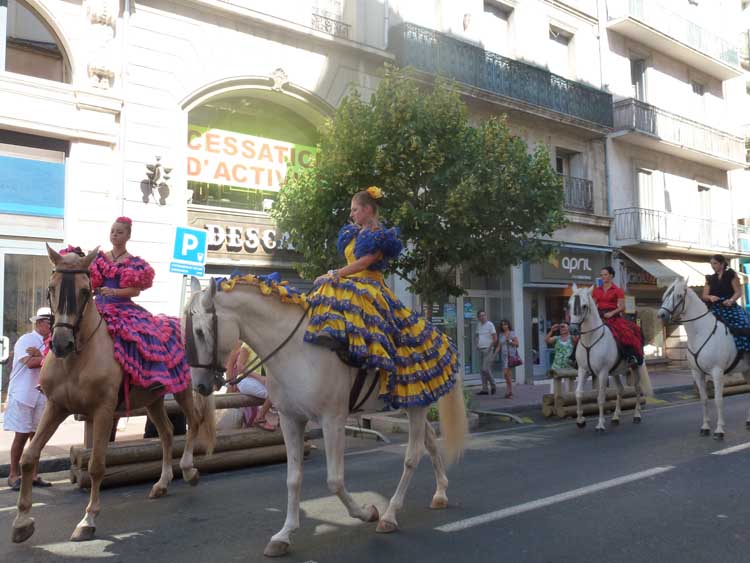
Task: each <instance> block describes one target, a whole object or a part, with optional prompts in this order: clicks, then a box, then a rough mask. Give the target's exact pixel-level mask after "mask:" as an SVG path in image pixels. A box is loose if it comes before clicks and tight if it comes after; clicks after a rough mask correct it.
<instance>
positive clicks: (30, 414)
mask: <svg viewBox="0 0 750 563" xmlns="http://www.w3.org/2000/svg"><path fill="white" fill-rule="evenodd" d="M29 320H30V321H31V322H32V323H34V330H32V331H31V332H27V333H26V334H24V335H23V336H21V337H20V338H19V339H18V341H17V342H16V345H15V347H14V348H13V369H12V371H11V372H10V384H9V385H8V407H7V409H6V410H5V425H4V427H5V430H6V431H9V432H15V433H16V435H15V437H14V438H13V444H12V445H11V447H10V475H9V476H8V486H9V487H11V488H12V489H13V490H14V491H17V490H19V489H20V488H21V468H20V466H19V464H20V461H21V453H22V452H23V448H24V446H25V445H26V442H27V441H28V440H29V439H30V438H32V437H33V436H34V432H36V428H37V426H38V425H39V420H40V419H41V418H42V411H43V410H44V405H45V403H46V402H47V399H46V398H45V396H44V394H43V393H42V392H41V391H40V390H39V389H38V387H39V372H40V366H41V365H42V358H43V357H44V352H45V343H44V340H45V339H46V338H47V336H49V333H50V331H51V326H50V323H51V320H52V312H51V311H50V309H49V307H42V308H40V309H39V310H38V311H37V312H36V315H34V316H33V317H31V318H30V319H29ZM33 483H34V486H36V487H49V486H50V485H51V483H49V482H48V481H45V480H44V479H42V478H41V477H39V476H38V475H37V468H36V467H35V468H34V481H33Z"/></svg>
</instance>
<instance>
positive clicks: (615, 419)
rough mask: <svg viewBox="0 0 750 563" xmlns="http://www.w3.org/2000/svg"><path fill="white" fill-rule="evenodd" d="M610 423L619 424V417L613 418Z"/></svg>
mask: <svg viewBox="0 0 750 563" xmlns="http://www.w3.org/2000/svg"><path fill="white" fill-rule="evenodd" d="M611 423H612V426H617V425H618V424H620V419H619V418H613V419H612V422H611Z"/></svg>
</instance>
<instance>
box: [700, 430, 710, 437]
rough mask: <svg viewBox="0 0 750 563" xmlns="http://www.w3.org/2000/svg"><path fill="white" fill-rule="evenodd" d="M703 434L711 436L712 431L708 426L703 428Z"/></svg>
mask: <svg viewBox="0 0 750 563" xmlns="http://www.w3.org/2000/svg"><path fill="white" fill-rule="evenodd" d="M700 432H701V436H710V435H711V431H710V430H709V429H708V428H701V431H700Z"/></svg>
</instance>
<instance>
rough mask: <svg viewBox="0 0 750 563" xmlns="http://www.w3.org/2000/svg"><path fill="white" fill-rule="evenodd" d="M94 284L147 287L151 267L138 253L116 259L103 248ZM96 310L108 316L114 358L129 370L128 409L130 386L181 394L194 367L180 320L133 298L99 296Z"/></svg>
mask: <svg viewBox="0 0 750 563" xmlns="http://www.w3.org/2000/svg"><path fill="white" fill-rule="evenodd" d="M89 272H90V274H91V286H92V288H93V289H94V290H96V289H97V288H100V287H110V288H128V287H134V288H137V289H139V290H141V291H142V290H145V289H148V288H150V287H151V284H152V283H153V279H154V270H153V268H152V267H151V266H150V265H149V264H148V262H146V261H145V260H143V259H142V258H139V257H137V256H131V257H129V258H127V259H125V260H123V261H121V262H112V261H111V260H110V259H109V258H108V257H107V255H106V254H105V253H103V252H99V254H98V255H97V257H96V259H95V260H94V261H93V262H92V263H91V265H90V266H89ZM95 303H96V309H97V311H99V314H100V315H101V316H102V317H103V318H104V322H105V323H106V325H107V330H108V331H109V334H110V336H111V337H112V340H113V341H114V351H115V360H117V362H118V363H119V364H120V365H121V366H122V369H123V372H124V374H125V380H124V382H123V390H124V394H125V396H124V399H125V403H126V408H129V400H128V389H129V387H130V386H131V385H135V386H137V387H143V388H146V389H150V390H152V391H157V392H159V393H160V394H166V393H178V392H180V391H183V390H185V389H187V387H188V386H189V385H190V368H189V366H188V364H187V361H186V359H185V352H184V346H183V344H182V332H181V329H180V320H179V319H178V318H176V317H169V316H166V315H152V314H151V313H149V312H148V311H147V310H146V309H144V308H143V307H141V306H140V305H136V304H135V303H134V302H133V301H132V300H131V299H130V298H129V297H115V296H104V295H101V294H97V295H96V298H95Z"/></svg>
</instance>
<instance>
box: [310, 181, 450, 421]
mask: <svg viewBox="0 0 750 563" xmlns="http://www.w3.org/2000/svg"><path fill="white" fill-rule="evenodd" d="M382 197H383V193H382V191H381V190H380V189H379V188H377V187H375V186H371V187H370V188H367V190H363V191H360V192H358V193H356V194H355V195H354V197H353V198H352V203H351V213H350V217H351V219H352V221H353V224H349V225H346V226H344V227H343V228H342V229H341V231H340V232H339V238H338V244H337V246H338V250H339V253H341V254H343V255H344V256H345V257H346V266H344V267H343V268H340V269H338V270H331V271H329V272H328V273H327V274H326V275H324V276H321V277H319V278H318V279H317V280H315V287H314V289H313V291H312V292H310V293H309V294H308V296H307V300H308V303H309V305H310V309H311V318H310V323H309V325H308V327H307V330H306V331H305V340H306V341H307V342H311V343H313V344H319V345H323V346H327V347H329V348H332V349H335V350H337V351H338V353H339V355H341V356H342V358H343V359H345V361H346V362H347V363H349V364H350V365H353V366H355V367H359V368H366V369H375V370H378V372H379V374H380V376H381V379H380V397H381V398H382V399H383V400H385V401H386V403H387V404H389V405H390V406H391V407H393V408H401V407H413V406H427V405H429V404H431V403H434V402H435V401H437V400H438V399H439V398H440V397H441V396H443V395H445V394H446V393H448V392H449V391H450V390H451V389H452V388H453V385H454V384H455V382H456V373H457V371H458V353H457V351H456V348H455V346H454V345H453V343H452V342H451V341H450V339H449V338H448V337H447V336H445V335H444V334H443V333H441V332H439V331H438V330H437V329H435V328H434V327H433V326H432V325H431V324H430V323H429V322H427V321H426V320H425V319H424V318H423V317H422V316H420V315H419V314H417V313H416V312H414V311H411V310H410V309H408V308H407V307H406V306H405V305H404V304H403V303H401V301H399V300H398V298H397V297H396V295H395V294H394V293H393V292H392V291H391V290H390V288H389V287H388V286H387V285H386V283H385V278H384V277H383V270H384V269H385V267H386V266H387V264H388V262H390V261H391V260H393V259H394V258H396V257H397V256H398V255H399V254H400V252H401V249H402V244H401V241H400V240H399V238H398V230H397V229H393V228H391V229H386V228H385V227H383V225H382V224H381V223H380V221H379V218H378V208H379V206H380V201H381V199H382Z"/></svg>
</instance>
